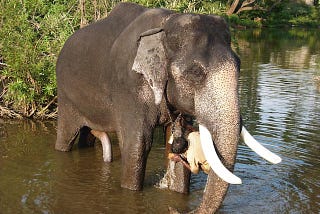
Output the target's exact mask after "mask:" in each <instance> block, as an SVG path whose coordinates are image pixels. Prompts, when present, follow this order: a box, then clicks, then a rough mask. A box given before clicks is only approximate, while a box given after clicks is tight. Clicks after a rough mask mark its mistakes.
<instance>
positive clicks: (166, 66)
mask: <svg viewBox="0 0 320 214" xmlns="http://www.w3.org/2000/svg"><path fill="white" fill-rule="evenodd" d="M138 43H139V44H138V49H137V55H136V57H135V60H134V63H133V67H132V69H133V70H135V71H136V72H138V73H141V74H142V75H143V76H144V78H145V81H146V82H147V83H148V84H149V86H150V88H151V89H152V92H153V94H154V104H155V105H159V106H161V104H163V105H169V107H168V108H169V109H174V110H178V111H179V112H181V113H183V114H187V115H192V116H193V117H194V118H196V120H197V123H199V131H200V135H201V143H202V144H203V145H202V147H203V148H204V149H203V150H204V153H205V156H206V158H207V159H208V162H209V163H210V165H211V168H212V169H213V170H211V171H210V172H209V175H208V179H207V183H206V187H205V190H204V195H203V200H202V202H201V204H200V206H199V207H198V208H197V210H196V212H197V213H213V212H215V211H216V210H217V209H218V208H219V206H220V205H221V203H222V201H223V198H224V196H225V194H226V192H227V189H228V183H234V184H239V183H241V180H240V179H239V178H238V177H236V176H235V175H233V174H232V173H231V171H233V167H234V164H235V159H236V153H237V146H238V141H239V137H240V131H241V130H240V129H241V125H240V107H239V97H238V77H239V69H240V60H239V58H238V56H237V55H236V54H235V53H234V52H233V51H232V49H231V39H230V34H229V30H228V26H227V24H226V22H225V21H224V20H223V19H222V18H220V17H218V16H208V15H196V14H170V15H169V16H167V17H166V18H165V19H164V20H163V23H162V26H161V27H160V28H156V29H152V30H148V31H146V32H144V33H142V34H141V35H140V38H139V41H138ZM213 142H214V143H213ZM220 160H221V161H220Z"/></svg>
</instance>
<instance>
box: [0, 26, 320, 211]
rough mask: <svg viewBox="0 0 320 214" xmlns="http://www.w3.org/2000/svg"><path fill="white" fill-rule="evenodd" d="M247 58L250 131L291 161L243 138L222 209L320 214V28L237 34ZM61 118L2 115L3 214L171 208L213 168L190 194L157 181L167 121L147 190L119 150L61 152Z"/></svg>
mask: <svg viewBox="0 0 320 214" xmlns="http://www.w3.org/2000/svg"><path fill="white" fill-rule="evenodd" d="M234 34H235V35H236V39H235V41H236V43H235V50H236V52H237V54H238V55H239V56H240V58H241V60H242V66H241V73H240V97H241V111H242V117H243V119H244V121H245V125H246V127H247V129H248V130H250V132H251V133H252V134H253V135H254V136H255V138H256V139H258V140H259V141H260V142H262V143H263V144H264V145H265V146H266V147H268V148H269V149H270V150H272V151H274V152H275V153H277V154H279V155H280V156H281V157H282V158H283V161H282V163H280V164H278V165H271V164H269V163H267V162H266V161H264V160H263V159H261V158H260V157H258V156H257V155H256V154H254V153H253V152H252V151H251V150H249V149H248V148H247V147H246V146H244V145H243V144H240V145H239V150H238V156H237V164H236V167H235V174H236V175H237V176H239V177H241V178H242V180H243V185H232V186H230V188H229V192H228V194H227V196H226V199H225V201H224V203H223V206H222V208H221V209H220V210H219V213H257V212H260V213H319V211H320V170H319V166H320V159H319V156H320V128H319V127H320V90H319V88H320V81H317V77H319V78H320V31H319V30H308V31H306V30H301V29H293V30H281V31H280V30H252V31H249V30H248V31H239V32H234ZM55 139H56V123H55V122H44V123H40V122H36V123H35V122H30V121H22V122H12V121H2V122H1V123H0V213H1V214H2V213H5V214H6V213H167V208H168V206H172V207H176V208H180V209H182V210H188V209H192V208H195V207H196V206H197V205H198V204H199V202H200V200H201V197H202V192H203V188H204V185H205V182H206V176H205V175H204V174H200V175H197V176H192V181H191V193H190V194H189V195H181V194H177V193H172V192H169V191H165V190H160V189H157V188H156V187H155V185H156V184H157V182H158V181H159V179H160V178H161V176H162V174H163V173H164V168H165V167H164V162H165V156H164V150H165V148H164V145H163V140H162V139H163V136H162V133H161V129H158V130H157V131H156V133H155V142H154V145H153V148H152V151H151V153H150V155H149V159H148V166H147V172H146V180H145V188H144V191H142V192H132V191H129V190H126V189H122V188H120V167H121V166H120V165H121V160H120V152H119V148H118V144H117V140H116V136H115V135H112V139H111V140H112V144H113V147H114V149H113V151H114V157H115V161H114V162H113V163H112V164H105V163H104V162H103V159H102V148H101V145H100V144H99V143H96V146H95V147H94V148H86V149H78V148H77V147H76V146H75V147H74V150H73V151H72V152H69V153H63V152H57V151H55V150H54V142H55Z"/></svg>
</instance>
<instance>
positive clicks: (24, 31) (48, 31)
mask: <svg viewBox="0 0 320 214" xmlns="http://www.w3.org/2000/svg"><path fill="white" fill-rule="evenodd" d="M75 5H77V4H76V2H75V1H65V0H55V1H50V0H33V1H19V0H10V1H1V8H2V9H1V12H0V13H1V14H0V15H1V23H0V24H1V30H0V37H1V38H2V39H1V40H0V47H1V55H2V57H3V60H4V61H5V63H6V66H5V67H4V68H3V70H1V79H2V80H5V82H6V83H7V84H6V86H5V88H4V89H3V90H5V91H6V93H5V94H4V95H3V99H4V104H5V105H6V106H9V107H11V108H12V109H15V110H16V111H18V112H20V113H21V114H23V115H25V116H27V117H31V116H33V115H34V114H35V112H37V111H41V109H42V108H43V107H45V106H46V105H47V104H48V103H49V102H50V101H51V100H52V99H54V98H55V96H56V80H55V72H54V69H55V62H56V59H57V54H58V53H59V50H60V48H61V46H62V44H63V43H64V42H65V40H66V39H67V38H68V36H69V35H70V34H71V33H72V32H73V31H74V30H75V28H76V26H77V23H78V22H79V21H78V20H77V18H75V17H78V15H77V6H75ZM51 110H53V109H51ZM39 116H41V115H39Z"/></svg>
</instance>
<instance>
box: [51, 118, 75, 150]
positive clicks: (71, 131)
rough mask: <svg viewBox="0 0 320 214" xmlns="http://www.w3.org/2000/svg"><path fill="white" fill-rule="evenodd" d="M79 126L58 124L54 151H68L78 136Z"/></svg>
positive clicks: (60, 122)
mask: <svg viewBox="0 0 320 214" xmlns="http://www.w3.org/2000/svg"><path fill="white" fill-rule="evenodd" d="M79 131H80V126H76V125H75V124H66V123H64V122H62V121H59V122H58V131H57V141H56V144H55V149H56V150H59V151H64V152H67V151H70V150H71V149H72V146H73V144H74V142H75V140H76V138H77V136H78V134H79Z"/></svg>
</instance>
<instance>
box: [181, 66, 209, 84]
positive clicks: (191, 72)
mask: <svg viewBox="0 0 320 214" xmlns="http://www.w3.org/2000/svg"><path fill="white" fill-rule="evenodd" d="M185 77H186V79H188V80H191V81H194V82H196V83H200V82H201V81H202V80H203V79H204V78H205V72H204V68H203V66H201V65H199V64H194V65H192V66H191V67H190V68H189V69H187V70H186V72H185Z"/></svg>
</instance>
